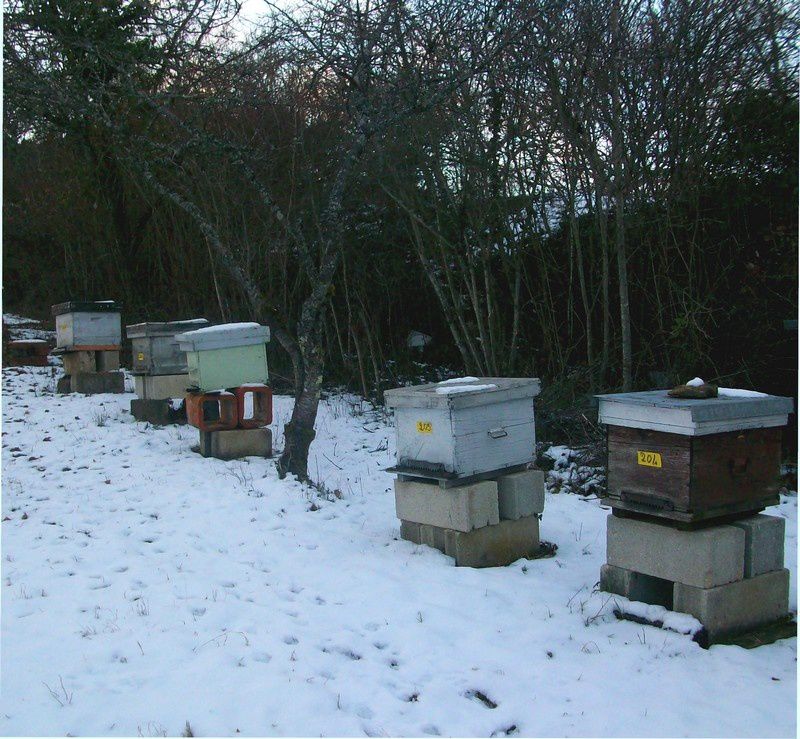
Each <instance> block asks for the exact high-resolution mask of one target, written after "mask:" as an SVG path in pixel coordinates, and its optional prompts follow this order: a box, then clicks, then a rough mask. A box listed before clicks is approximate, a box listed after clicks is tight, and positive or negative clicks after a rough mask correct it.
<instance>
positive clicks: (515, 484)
mask: <svg viewBox="0 0 800 739" xmlns="http://www.w3.org/2000/svg"><path fill="white" fill-rule="evenodd" d="M497 495H498V505H499V508H500V520H503V519H506V520H509V521H516V520H517V519H518V518H524V517H525V516H532V515H533V514H534V513H542V511H544V472H542V471H541V470H524V471H523V472H515V473H513V474H511V475H503V476H502V477H498V478H497Z"/></svg>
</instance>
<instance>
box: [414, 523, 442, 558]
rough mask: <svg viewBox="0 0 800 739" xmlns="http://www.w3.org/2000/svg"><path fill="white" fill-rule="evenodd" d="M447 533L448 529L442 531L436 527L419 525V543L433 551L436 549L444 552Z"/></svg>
mask: <svg viewBox="0 0 800 739" xmlns="http://www.w3.org/2000/svg"><path fill="white" fill-rule="evenodd" d="M447 531H448V529H442V528H439V527H438V526H429V525H428V524H424V523H422V524H420V525H419V538H420V542H419V543H420V544H424V545H425V546H428V547H433V548H434V549H438V550H439V551H440V552H444V550H445V546H446V539H447Z"/></svg>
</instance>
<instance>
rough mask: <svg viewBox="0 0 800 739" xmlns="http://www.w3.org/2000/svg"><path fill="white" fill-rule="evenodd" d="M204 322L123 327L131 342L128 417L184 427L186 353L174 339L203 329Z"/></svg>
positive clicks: (173, 322) (155, 423)
mask: <svg viewBox="0 0 800 739" xmlns="http://www.w3.org/2000/svg"><path fill="white" fill-rule="evenodd" d="M208 325H209V322H208V321H207V320H206V319H205V318H195V319H192V320H188V321H170V322H168V323H137V324H134V325H131V326H127V327H126V333H127V336H128V339H130V341H131V356H132V359H133V375H134V384H135V390H136V395H137V396H138V397H137V398H135V399H134V400H131V414H132V415H133V417H134V418H135V419H136V420H137V421H147V422H149V423H152V424H154V425H157V426H165V425H167V424H173V423H186V408H185V403H184V400H183V398H184V396H185V395H186V391H187V389H188V387H189V384H190V381H189V370H188V368H187V365H186V352H184V351H182V350H181V348H180V347H179V345H178V342H177V339H176V338H175V337H176V336H177V335H178V334H180V333H183V332H185V331H188V330H190V329H192V328H195V329H199V328H205V327H207V326H208Z"/></svg>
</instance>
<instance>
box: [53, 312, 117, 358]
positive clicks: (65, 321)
mask: <svg viewBox="0 0 800 739" xmlns="http://www.w3.org/2000/svg"><path fill="white" fill-rule="evenodd" d="M52 313H53V316H55V319H56V346H57V347H58V348H59V349H64V350H66V351H113V350H116V349H119V348H120V346H121V344H122V319H121V318H120V306H119V305H118V304H117V303H115V302H114V301H113V300H101V301H97V302H91V301H77V300H70V301H67V302H66V303H59V304H58V305H54V306H53V307H52Z"/></svg>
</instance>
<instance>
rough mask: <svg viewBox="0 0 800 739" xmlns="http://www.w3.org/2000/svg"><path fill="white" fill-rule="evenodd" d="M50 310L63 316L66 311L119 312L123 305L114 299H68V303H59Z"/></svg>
mask: <svg viewBox="0 0 800 739" xmlns="http://www.w3.org/2000/svg"><path fill="white" fill-rule="evenodd" d="M50 310H51V312H52V314H53V315H54V316H63V315H64V314H65V313H119V312H120V311H121V310H122V305H121V304H120V303H115V302H114V301H113V300H94V301H93V300H68V301H67V302H66V303H57V304H56V305H54V306H52V308H51V309H50Z"/></svg>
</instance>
